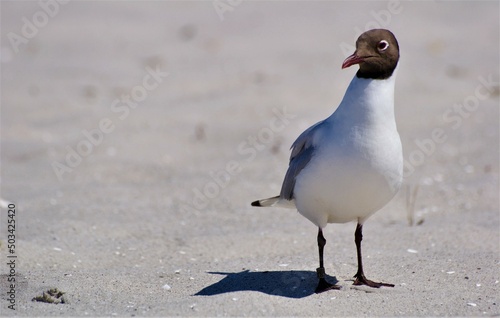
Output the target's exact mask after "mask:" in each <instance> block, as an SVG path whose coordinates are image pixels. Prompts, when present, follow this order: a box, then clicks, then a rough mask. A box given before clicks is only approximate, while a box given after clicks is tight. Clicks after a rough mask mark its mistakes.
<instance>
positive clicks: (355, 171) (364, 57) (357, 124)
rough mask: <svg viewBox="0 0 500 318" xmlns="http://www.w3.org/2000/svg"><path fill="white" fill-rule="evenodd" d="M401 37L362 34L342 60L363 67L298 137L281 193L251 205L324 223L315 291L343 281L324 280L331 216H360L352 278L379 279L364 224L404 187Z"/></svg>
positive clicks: (347, 219) (333, 219) (337, 220)
mask: <svg viewBox="0 0 500 318" xmlns="http://www.w3.org/2000/svg"><path fill="white" fill-rule="evenodd" d="M398 60H399V45H398V42H397V40H396V38H395V37H394V35H393V34H392V32H390V31H388V30H384V29H375V30H369V31H367V32H365V33H363V34H361V36H360V37H359V38H358V40H357V41H356V51H355V52H354V54H352V55H351V56H349V57H348V58H346V59H345V61H344V62H343V63H342V68H346V67H349V66H351V65H354V64H359V70H358V72H357V73H356V75H355V76H354V78H353V79H352V81H351V83H350V84H349V87H348V88H347V91H346V93H345V95H344V98H343V99H342V102H341V103H340V105H339V107H338V108H337V109H336V110H335V112H334V113H333V114H332V115H331V116H330V117H328V118H326V119H325V120H322V121H320V122H318V123H317V124H315V125H313V126H311V127H310V128H308V129H307V130H305V131H304V132H303V133H302V134H301V135H300V136H299V137H298V138H297V140H295V142H294V143H293V145H292V153H291V156H290V163H289V167H288V171H287V172H286V175H285V180H284V181H283V186H282V188H281V193H280V195H279V196H276V197H272V198H269V199H263V200H259V201H255V202H252V206H264V207H265V206H280V205H281V206H294V207H296V208H297V210H298V211H299V213H300V214H302V215H303V216H304V217H306V218H307V219H309V220H310V221H311V222H312V223H314V224H315V225H316V226H318V238H317V239H318V248H319V268H318V269H317V270H316V271H317V274H318V278H319V283H318V287H317V288H316V292H317V293H319V292H323V291H326V290H329V289H338V288H339V286H337V285H333V284H330V283H328V282H327V281H326V280H325V269H324V265H323V248H324V246H325V244H326V240H325V238H324V236H323V231H322V229H323V228H324V227H325V226H326V225H327V224H328V223H346V222H350V221H357V222H358V223H357V226H356V231H355V235H354V237H355V243H356V250H357V259H358V271H357V273H356V275H354V277H355V281H354V285H368V286H371V287H381V286H388V287H394V285H392V284H386V283H379V282H374V281H371V280H369V279H367V278H366V277H365V275H364V272H363V262H362V256H361V240H362V238H363V234H362V229H363V224H364V222H365V221H366V219H368V217H370V216H371V215H372V214H373V213H375V212H377V211H378V210H379V209H381V208H382V207H383V206H384V205H386V204H387V203H388V202H389V201H390V200H391V199H392V198H393V197H394V195H395V194H396V193H397V191H398V190H399V189H400V188H401V183H402V180H403V152H402V147H401V140H400V138H399V134H398V131H397V128H396V121H395V117H394V82H395V77H396V74H395V70H396V67H397V65H398Z"/></svg>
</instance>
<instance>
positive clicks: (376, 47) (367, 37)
mask: <svg viewBox="0 0 500 318" xmlns="http://www.w3.org/2000/svg"><path fill="white" fill-rule="evenodd" d="M398 61H399V45H398V41H397V40H396V37H395V36H394V34H392V32H391V31H389V30H385V29H373V30H369V31H366V32H365V33H363V34H361V35H360V36H359V38H358V40H357V41H356V51H355V52H354V54H352V55H351V56H349V57H348V58H346V59H345V61H344V63H342V68H346V67H349V66H351V65H354V64H359V70H358V72H357V73H356V76H357V77H361V78H372V79H386V78H389V77H390V76H391V75H392V73H393V72H394V70H395V69H396V66H397V65H398Z"/></svg>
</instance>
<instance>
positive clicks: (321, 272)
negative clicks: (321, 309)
mask: <svg viewBox="0 0 500 318" xmlns="http://www.w3.org/2000/svg"><path fill="white" fill-rule="evenodd" d="M325 245H326V239H325V237H324V236H323V231H322V230H321V228H318V249H319V267H318V268H317V269H316V273H317V274H318V278H319V282H318V287H316V290H315V292H316V294H319V293H322V292H324V291H327V290H330V289H340V286H337V285H332V284H330V283H329V282H327V281H326V279H325V276H326V273H325V267H324V265H323V248H324V247H325Z"/></svg>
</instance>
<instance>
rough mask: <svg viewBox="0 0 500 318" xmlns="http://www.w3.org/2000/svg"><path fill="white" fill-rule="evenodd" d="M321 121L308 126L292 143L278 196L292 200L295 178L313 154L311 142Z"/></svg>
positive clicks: (313, 148)
mask: <svg viewBox="0 0 500 318" xmlns="http://www.w3.org/2000/svg"><path fill="white" fill-rule="evenodd" d="M323 122H324V121H320V122H319V123H316V124H315V125H313V126H311V127H309V128H308V129H307V130H305V131H304V132H303V133H302V134H301V135H300V136H299V138H297V140H295V142H294V143H293V144H292V148H291V149H292V153H291V155H290V163H289V165H288V170H287V172H286V175H285V180H283V185H282V186H281V193H280V198H282V199H286V200H292V199H293V198H294V196H293V190H294V188H295V180H296V178H297V176H298V175H299V173H300V172H301V171H302V169H304V168H305V167H306V166H307V164H308V163H309V161H311V158H312V157H313V156H314V151H315V145H314V143H313V137H314V135H315V133H316V131H317V129H318V128H319V127H321V125H322V124H323Z"/></svg>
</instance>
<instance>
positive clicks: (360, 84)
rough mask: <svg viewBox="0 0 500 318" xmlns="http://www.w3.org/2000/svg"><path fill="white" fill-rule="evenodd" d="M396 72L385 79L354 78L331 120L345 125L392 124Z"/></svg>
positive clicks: (393, 120) (393, 121)
mask: <svg viewBox="0 0 500 318" xmlns="http://www.w3.org/2000/svg"><path fill="white" fill-rule="evenodd" d="M395 77H396V72H394V73H393V75H392V76H390V77H389V78H386V79H367V78H359V77H357V76H354V78H353V79H352V81H351V83H350V84H349V87H348V88H347V91H346V93H345V95H344V98H343V99H342V102H341V103H340V105H339V107H338V108H337V110H336V111H335V113H333V114H332V116H330V118H331V119H332V120H336V119H339V120H340V121H342V122H344V123H345V124H346V125H357V124H361V125H370V124H378V123H384V125H386V124H391V123H393V124H394V127H395V119H394V82H395Z"/></svg>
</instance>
